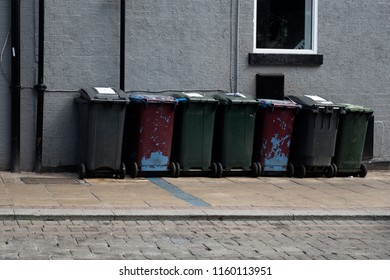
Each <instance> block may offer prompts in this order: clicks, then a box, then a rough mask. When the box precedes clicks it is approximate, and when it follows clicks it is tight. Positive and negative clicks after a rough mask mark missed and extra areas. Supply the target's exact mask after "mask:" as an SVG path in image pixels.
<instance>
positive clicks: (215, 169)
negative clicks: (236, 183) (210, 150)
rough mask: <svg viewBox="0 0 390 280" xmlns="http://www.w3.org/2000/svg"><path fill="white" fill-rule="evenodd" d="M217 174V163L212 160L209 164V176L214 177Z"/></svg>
mask: <svg viewBox="0 0 390 280" xmlns="http://www.w3.org/2000/svg"><path fill="white" fill-rule="evenodd" d="M217 174H218V165H217V163H215V162H213V163H212V164H211V172H210V176H211V177H213V178H216V177H217Z"/></svg>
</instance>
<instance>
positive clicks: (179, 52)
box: [0, 0, 390, 170]
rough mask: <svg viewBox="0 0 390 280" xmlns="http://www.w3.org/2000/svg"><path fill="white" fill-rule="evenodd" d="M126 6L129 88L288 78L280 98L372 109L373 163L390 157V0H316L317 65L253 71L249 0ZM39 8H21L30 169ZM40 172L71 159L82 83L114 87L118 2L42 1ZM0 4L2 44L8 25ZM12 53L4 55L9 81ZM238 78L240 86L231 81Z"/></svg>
mask: <svg viewBox="0 0 390 280" xmlns="http://www.w3.org/2000/svg"><path fill="white" fill-rule="evenodd" d="M237 1H239V0H213V1H209V0H181V1H178V0H143V1H140V0H127V1H126V3H127V21H126V90H127V91H131V90H134V91H137V90H144V91H162V90H197V89H198V90H212V89H219V90H225V91H232V90H234V89H235V88H236V87H237V88H238V90H239V91H240V92H242V93H244V94H248V95H253V96H254V95H255V75H256V73H284V74H285V91H286V94H298V95H300V94H317V95H320V96H323V97H324V98H327V99H330V100H332V101H334V102H346V101H347V102H350V103H355V104H361V105H366V106H369V107H371V108H373V109H374V110H375V117H376V118H375V120H376V122H375V160H376V161H390V111H389V110H388V105H389V104H390V90H389V88H390V76H389V75H390V59H389V53H390V44H389V42H390V33H389V30H390V22H389V21H388V15H389V14H390V2H388V1H368V0H356V1H347V2H345V1H335V0H321V1H319V15H318V21H319V22H318V25H319V31H318V36H319V37H318V53H319V54H322V55H323V56H324V64H323V65H321V66H315V67H313V66H310V67H304V66H299V67H296V66H277V67H276V66H251V65H249V64H248V54H249V53H251V52H252V50H253V45H252V44H253V15H254V11H253V8H254V0H249V1H243V0H241V1H239V4H240V5H239V7H240V8H239V30H238V31H239V41H238V43H239V49H238V55H237V57H238V77H236V73H235V66H236V64H235V63H236V61H235V58H236V53H235V43H236V42H235V39H236V34H237V32H236V29H235V24H236V15H237V10H236V4H237ZM37 3H38V1H23V3H22V13H23V14H22V28H23V29H24V31H23V34H22V36H23V38H22V50H23V54H22V55H23V57H22V64H23V69H22V74H23V78H22V83H23V86H24V89H23V91H22V112H23V113H22V147H21V153H22V154H21V157H22V168H23V169H25V170H31V169H33V163H34V160H35V157H34V155H35V112H36V104H35V98H36V93H35V91H34V90H33V89H32V87H33V86H34V85H35V84H36V69H37V36H38V32H37V17H36V15H37ZM45 6H46V14H45V20H46V25H45V36H46V38H45V84H46V85H47V87H48V92H47V93H46V94H45V110H44V116H45V117H44V138H43V166H46V167H59V166H64V165H65V166H66V165H75V164H76V163H77V157H78V156H77V146H78V133H77V108H76V106H75V104H74V102H73V97H74V96H76V95H77V90H78V89H79V88H81V87H86V86H114V87H118V86H119V16H120V1H117V0H108V1H107V0H94V1H76V0H69V1H62V0H50V1H45ZM9 10H10V3H9V1H6V0H0V44H1V46H2V44H3V43H4V42H5V39H6V36H7V33H8V30H9V22H10V14H9ZM9 49H10V48H9V45H7V46H6V52H8V56H7V57H4V66H5V72H6V73H7V74H6V75H8V76H10V75H9V73H10V67H9V60H10V58H9ZM236 80H237V81H238V84H236ZM0 94H1V97H0V98H1V102H0V106H1V108H0V114H1V115H0V141H1V143H2V145H0V169H1V170H3V169H8V168H9V161H10V137H9V135H10V93H9V89H8V82H6V80H5V79H4V77H3V76H2V75H0Z"/></svg>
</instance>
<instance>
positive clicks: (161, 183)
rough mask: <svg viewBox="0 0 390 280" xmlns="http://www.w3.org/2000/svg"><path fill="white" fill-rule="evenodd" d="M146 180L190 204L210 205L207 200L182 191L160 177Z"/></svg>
mask: <svg viewBox="0 0 390 280" xmlns="http://www.w3.org/2000/svg"><path fill="white" fill-rule="evenodd" d="M148 180H149V181H150V182H152V183H153V184H155V185H157V186H159V187H160V188H162V189H164V190H165V191H167V192H169V193H170V194H172V195H173V196H176V197H177V198H180V199H181V200H184V201H185V202H187V203H189V204H191V205H192V206H206V207H208V206H210V204H208V203H207V202H205V201H203V200H201V199H200V198H197V197H195V196H192V195H190V194H189V193H186V192H184V191H182V190H181V189H179V188H178V187H176V186H174V185H172V184H170V183H168V182H167V181H165V180H163V179H161V178H148Z"/></svg>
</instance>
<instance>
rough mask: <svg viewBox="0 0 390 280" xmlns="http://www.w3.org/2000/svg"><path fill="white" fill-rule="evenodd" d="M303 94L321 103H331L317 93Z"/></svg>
mask: <svg viewBox="0 0 390 280" xmlns="http://www.w3.org/2000/svg"><path fill="white" fill-rule="evenodd" d="M305 96H306V97H309V98H310V99H312V100H314V101H315V102H318V103H321V104H333V102H331V101H328V100H326V99H324V98H322V97H319V96H318V95H305Z"/></svg>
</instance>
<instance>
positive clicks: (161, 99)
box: [129, 93, 176, 104]
mask: <svg viewBox="0 0 390 280" xmlns="http://www.w3.org/2000/svg"><path fill="white" fill-rule="evenodd" d="M129 100H130V102H132V103H143V104H148V103H176V99H175V98H173V97H172V96H169V95H158V94H141V93H135V94H130V95H129Z"/></svg>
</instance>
